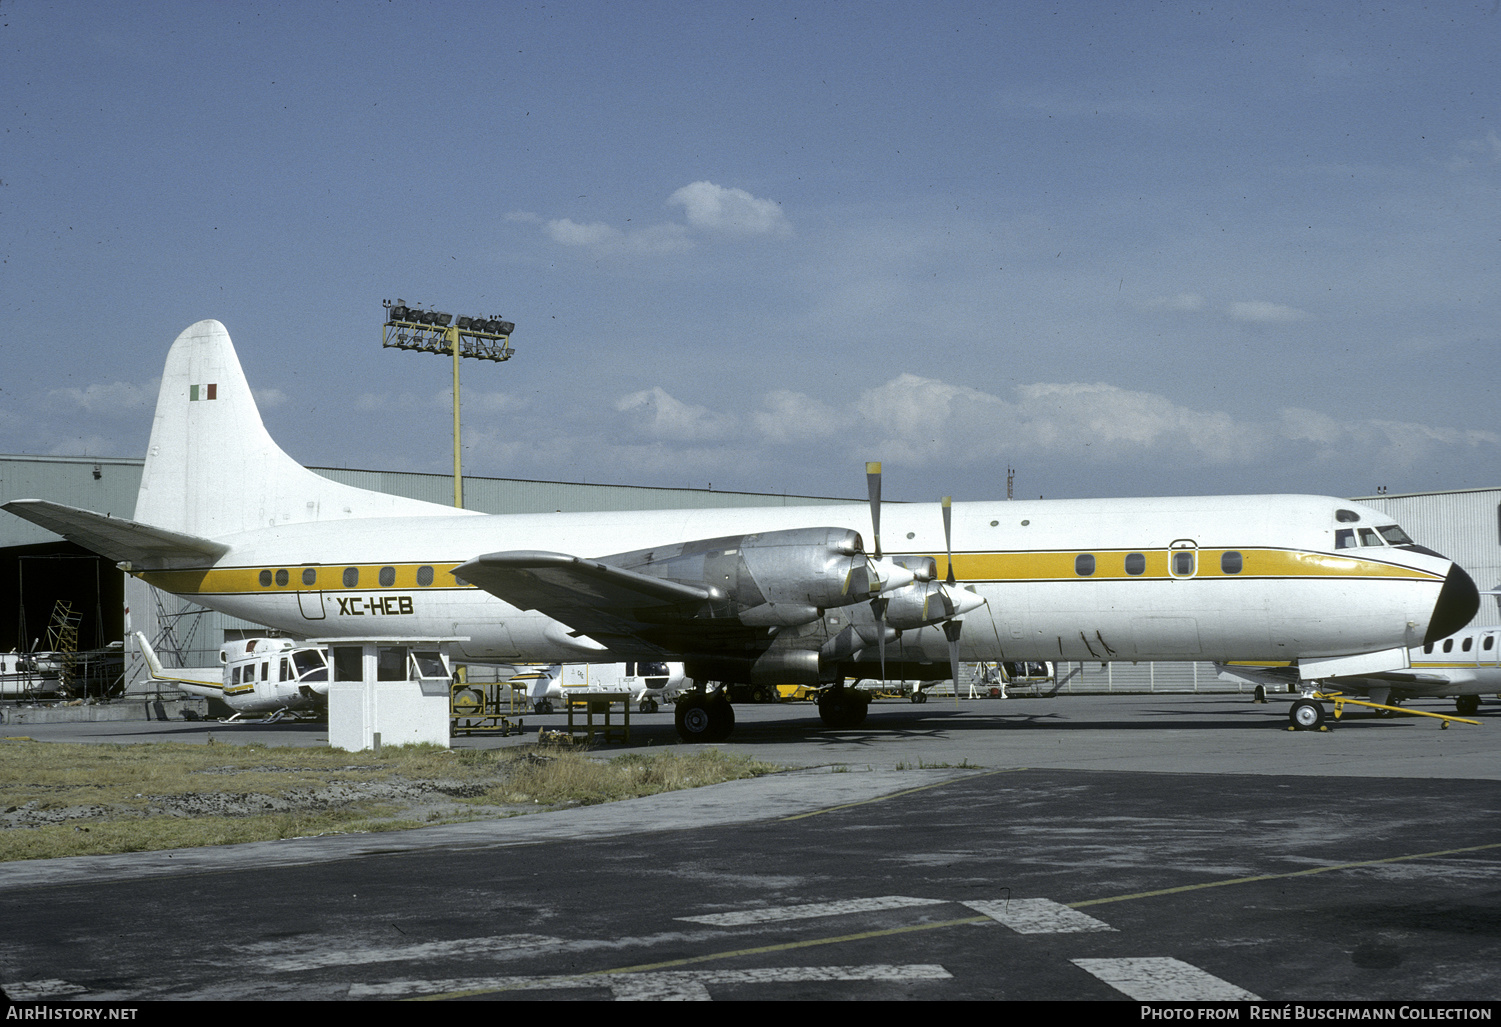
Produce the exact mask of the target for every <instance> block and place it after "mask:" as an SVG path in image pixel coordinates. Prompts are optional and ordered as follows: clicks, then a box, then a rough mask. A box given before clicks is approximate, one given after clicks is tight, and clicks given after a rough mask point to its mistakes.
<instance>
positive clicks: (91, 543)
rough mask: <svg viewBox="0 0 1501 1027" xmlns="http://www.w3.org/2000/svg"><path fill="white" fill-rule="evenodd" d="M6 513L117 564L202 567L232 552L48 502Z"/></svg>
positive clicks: (18, 505) (27, 502) (18, 503)
mask: <svg viewBox="0 0 1501 1027" xmlns="http://www.w3.org/2000/svg"><path fill="white" fill-rule="evenodd" d="M3 509H5V510H8V511H10V512H11V513H13V514H15V515H16V516H17V517H20V518H23V519H24V520H28V521H30V522H31V523H32V524H36V525H40V526H41V527H43V528H46V529H47V530H48V531H52V532H56V533H57V534H59V535H61V536H62V537H63V538H65V539H67V540H68V541H69V542H76V543H78V544H79V545H81V546H83V548H85V549H88V550H90V551H92V552H95V553H98V554H99V555H100V556H104V557H108V558H109V559H111V560H114V561H116V562H117V563H133V564H142V565H146V566H161V565H162V564H164V563H166V562H168V561H172V560H179V561H193V562H195V563H203V562H205V561H209V560H216V559H218V558H219V557H221V556H223V555H224V554H225V553H227V552H229V547H228V546H227V545H225V544H224V543H222V542H215V541H213V540H212V539H206V538H200V537H198V536H197V535H185V534H183V533H182V532H179V531H168V530H167V529H166V528H154V527H152V526H151V525H149V524H142V523H140V522H139V521H132V520H127V519H126V518H124V517H110V516H108V515H107V514H97V513H94V512H93V511H92V510H80V509H79V508H78V507H76V506H64V505H63V504H62V503H49V502H47V501H46V500H45V499H14V500H11V501H10V502H9V503H6V504H5V505H4V507H3Z"/></svg>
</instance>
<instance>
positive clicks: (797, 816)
mask: <svg viewBox="0 0 1501 1027" xmlns="http://www.w3.org/2000/svg"><path fill="white" fill-rule="evenodd" d="M934 769H938V768H936V767H935V768H934ZM943 769H945V770H962V769H964V768H962V767H945V768H943ZM1026 769H1027V768H1026V767H1007V768H1006V769H1004V770H988V771H986V772H985V773H983V774H972V775H969V776H968V777H964V778H953V777H951V778H949V779H948V780H947V781H934V782H933V783H932V784H930V785H918V786H917V787H916V788H908V789H907V790H906V791H902V792H892V793H891V794H890V795H878V796H876V797H875V798H874V799H861V800H860V801H859V802H846V803H844V804H843V805H842V806H828V807H826V808H824V809H815V810H811V811H809V812H807V813H794V814H793V815H792V816H790V817H783V818H782V820H783V821H788V820H805V819H807V818H808V817H818V816H822V815H823V814H825V813H837V812H838V811H839V810H842V809H854V808H855V807H856V806H868V805H870V804H871V803H873V802H885V801H886V800H887V799H900V798H901V797H902V796H904V795H915V794H916V793H918V792H926V791H928V790H930V789H933V788H942V787H943V786H944V785H949V784H953V783H954V782H955V781H960V780H963V781H973V780H975V779H976V778H981V777H993V776H994V775H996V774H1014V773H1016V772H1017V771H1018V770H1026Z"/></svg>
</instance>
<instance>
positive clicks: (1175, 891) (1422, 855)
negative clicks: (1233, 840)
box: [1069, 842, 1501, 909]
mask: <svg viewBox="0 0 1501 1027" xmlns="http://www.w3.org/2000/svg"><path fill="white" fill-rule="evenodd" d="M1487 849H1501V842H1489V843H1488V844H1485V845H1467V846H1465V847H1464V848H1459V849H1440V850H1438V851H1436V852H1415V853H1412V854H1411V855H1408V856H1388V857H1386V858H1385V859H1364V860H1361V861H1360V862H1358V863H1336V864H1334V865H1333V866H1327V867H1309V868H1308V869H1306V870H1290V871H1288V872H1286V873H1282V874H1257V875H1256V876H1254V877H1232V878H1228V879H1226V880H1223V881H1204V882H1203V883H1201V884H1182V885H1179V886H1177V887H1176V888H1159V889H1157V890H1156V891H1140V892H1133V893H1131V894H1130V895H1111V896H1109V897H1108V898H1103V899H1084V900H1083V901H1081V902H1070V903H1069V906H1071V907H1072V908H1074V909H1079V908H1081V907H1084V906H1098V905H1102V904H1104V903H1106V902H1126V901H1128V900H1130V899H1155V898H1157V897H1158V896H1160V895H1179V894H1182V893H1183V892H1191V891H1200V890H1202V889H1204V888H1224V887H1227V886H1229V885H1232V884H1255V883H1256V882H1258V881H1281V880H1285V879H1287V878H1289V877H1311V876H1312V875H1314V874H1327V873H1330V872H1331V871H1335V870H1353V869H1355V868H1356V867H1374V866H1380V865H1382V864H1383V863H1405V862H1408V861H1410V860H1414V859H1431V858H1433V857H1435V856H1457V855H1459V854H1460V853H1464V852H1484V851H1485V850H1487Z"/></svg>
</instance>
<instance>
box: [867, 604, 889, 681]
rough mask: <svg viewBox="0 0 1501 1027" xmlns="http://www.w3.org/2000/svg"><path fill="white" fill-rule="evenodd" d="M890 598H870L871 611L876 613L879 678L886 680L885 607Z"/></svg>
mask: <svg viewBox="0 0 1501 1027" xmlns="http://www.w3.org/2000/svg"><path fill="white" fill-rule="evenodd" d="M890 602H891V600H890V599H872V600H871V601H870V609H871V612H872V613H874V614H875V615H876V648H877V649H879V650H880V653H881V680H882V681H885V680H886V607H887V605H888V604H889V603H890Z"/></svg>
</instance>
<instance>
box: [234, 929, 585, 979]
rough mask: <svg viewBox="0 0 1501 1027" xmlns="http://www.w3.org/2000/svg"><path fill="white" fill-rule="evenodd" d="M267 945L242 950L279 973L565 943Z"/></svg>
mask: <svg viewBox="0 0 1501 1027" xmlns="http://www.w3.org/2000/svg"><path fill="white" fill-rule="evenodd" d="M270 944H271V943H267V942H261V943H257V945H256V946H253V947H252V946H246V948H245V949H244V951H246V952H247V953H254V955H255V956H256V958H255V962H257V963H258V964H259V965H260V966H262V967H264V968H266V969H267V970H272V971H276V972H279V973H286V972H292V971H297V970H318V969H321V968H323V967H329V966H363V965H365V964H368V963H391V962H396V961H398V960H409V959H411V960H424V959H440V958H450V957H453V956H488V955H506V956H512V957H515V956H517V955H523V956H524V955H532V954H536V953H543V952H556V951H558V950H559V949H560V948H562V947H563V945H564V944H565V943H564V941H563V939H562V938H552V937H548V936H547V935H543V934H501V935H495V936H492V937H489V938H459V939H457V940H454V941H432V942H419V943H417V944H413V945H382V946H374V945H351V946H349V947H347V948H346V947H333V946H332V945H330V946H329V947H328V948H325V949H321V950H312V951H306V952H285V951H283V952H280V953H277V954H275V955H260V954H259V953H258V952H255V950H256V949H260V950H264V949H265V948H266V947H268V946H269V945H270Z"/></svg>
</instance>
